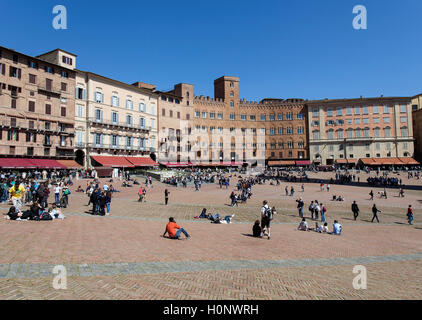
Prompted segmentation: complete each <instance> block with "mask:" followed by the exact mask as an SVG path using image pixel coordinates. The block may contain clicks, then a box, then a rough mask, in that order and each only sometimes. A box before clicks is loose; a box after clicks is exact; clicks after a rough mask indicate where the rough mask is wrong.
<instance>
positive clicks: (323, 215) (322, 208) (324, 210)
mask: <svg viewBox="0 0 422 320" xmlns="http://www.w3.org/2000/svg"><path fill="white" fill-rule="evenodd" d="M326 212H327V208H326V207H325V206H324V204H322V203H321V222H325V213H326Z"/></svg>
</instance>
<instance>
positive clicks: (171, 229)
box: [163, 218, 190, 239]
mask: <svg viewBox="0 0 422 320" xmlns="http://www.w3.org/2000/svg"><path fill="white" fill-rule="evenodd" d="M167 233H168V234H169V237H170V239H180V234H181V233H183V234H184V235H185V236H186V239H189V238H190V236H189V234H188V233H187V232H186V230H185V229H183V228H180V227H179V226H178V225H177V223H176V221H174V218H169V223H168V224H167V226H166V231H165V232H164V234H163V238H164V237H165V236H166V234H167Z"/></svg>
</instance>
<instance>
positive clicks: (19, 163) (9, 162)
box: [0, 158, 37, 169]
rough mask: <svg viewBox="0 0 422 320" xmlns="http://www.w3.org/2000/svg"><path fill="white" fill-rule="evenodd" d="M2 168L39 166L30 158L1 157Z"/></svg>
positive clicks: (0, 166) (0, 165) (33, 167)
mask: <svg viewBox="0 0 422 320" xmlns="http://www.w3.org/2000/svg"><path fill="white" fill-rule="evenodd" d="M0 168H2V169H35V168H37V166H36V165H34V164H33V163H32V162H31V160H30V159H20V158H1V159H0Z"/></svg>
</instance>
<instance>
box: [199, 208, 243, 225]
mask: <svg viewBox="0 0 422 320" xmlns="http://www.w3.org/2000/svg"><path fill="white" fill-rule="evenodd" d="M234 216H235V215H234V214H233V215H231V216H225V217H224V219H223V218H221V217H220V214H219V213H216V214H215V215H212V214H207V209H206V208H204V209H202V212H201V215H200V216H199V217H195V218H199V219H209V220H211V223H222V224H229V223H231V222H232V219H233V217H234Z"/></svg>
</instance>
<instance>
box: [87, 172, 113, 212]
mask: <svg viewBox="0 0 422 320" xmlns="http://www.w3.org/2000/svg"><path fill="white" fill-rule="evenodd" d="M86 194H87V196H88V197H89V201H88V204H87V206H89V205H90V204H92V210H91V211H92V215H100V216H105V215H109V214H110V209H111V199H112V190H110V187H109V186H108V185H107V184H104V186H103V187H102V188H101V187H100V186H99V182H98V181H97V180H94V181H93V182H91V183H90V184H89V185H88V187H87V191H86Z"/></svg>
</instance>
